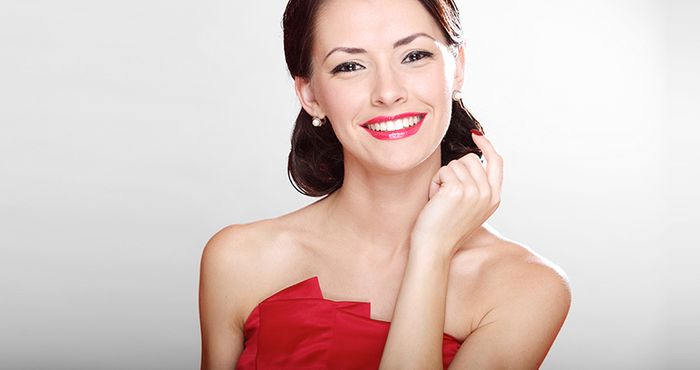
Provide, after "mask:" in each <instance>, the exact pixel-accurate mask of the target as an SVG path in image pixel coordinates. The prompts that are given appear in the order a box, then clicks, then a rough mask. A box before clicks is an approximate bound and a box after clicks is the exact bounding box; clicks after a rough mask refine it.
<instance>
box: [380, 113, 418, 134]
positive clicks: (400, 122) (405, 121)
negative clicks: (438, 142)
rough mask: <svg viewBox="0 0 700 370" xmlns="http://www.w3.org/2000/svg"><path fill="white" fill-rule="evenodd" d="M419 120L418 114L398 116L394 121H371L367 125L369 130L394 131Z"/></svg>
mask: <svg viewBox="0 0 700 370" xmlns="http://www.w3.org/2000/svg"><path fill="white" fill-rule="evenodd" d="M420 120H421V117H420V116H413V117H406V118H400V119H397V120H395V121H386V122H381V123H373V124H371V125H367V127H368V128H369V129H370V130H373V131H396V130H401V129H403V128H406V127H411V126H413V125H415V124H416V123H418V122H419V121H420Z"/></svg>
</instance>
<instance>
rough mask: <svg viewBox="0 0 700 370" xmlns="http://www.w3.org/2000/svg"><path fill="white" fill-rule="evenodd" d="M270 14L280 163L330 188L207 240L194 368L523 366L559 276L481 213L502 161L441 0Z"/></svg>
mask: <svg viewBox="0 0 700 370" xmlns="http://www.w3.org/2000/svg"><path fill="white" fill-rule="evenodd" d="M283 27H284V45H285V54H286V60H287V64H288V67H289V70H290V72H291V74H292V76H293V77H294V81H295V89H296V92H297V95H298V97H299V101H300V103H301V106H302V110H301V112H300V114H299V116H298V118H297V121H296V126H295V129H294V133H293V137H292V150H291V153H290V158H289V173H290V176H291V178H292V179H293V180H294V182H295V183H296V185H297V186H298V187H299V189H300V190H301V191H302V192H303V193H305V194H307V195H312V196H323V195H327V196H325V197H324V198H322V199H320V200H318V201H316V202H315V203H313V204H310V205H308V206H306V207H304V208H302V209H299V210H297V211H294V212H291V213H289V214H286V215H282V216H280V217H277V218H274V219H269V220H262V221H257V222H253V223H249V224H244V225H232V226H229V227H226V228H224V229H223V230H221V231H219V232H218V233H217V234H216V235H214V236H213V237H212V238H211V240H210V241H209V243H208V244H207V246H206V247H205V250H204V253H203V256H202V265H201V282H200V315H201V325H202V368H203V369H230V368H233V367H234V366H237V368H241V369H243V368H255V367H257V368H268V367H277V368H308V367H314V368H377V367H380V368H392V369H406V368H420V369H436V368H442V367H448V366H449V367H450V368H460V369H461V368H475V369H487V368H524V369H525V368H527V369H529V368H537V367H538V366H539V365H540V364H541V363H542V361H543V360H544V357H545V355H546V354H547V352H548V350H549V348H550V346H551V345H552V343H553V341H554V339H555V337H556V335H557V333H558V332H559V329H560V328H561V326H562V325H563V322H564V320H565V318H566V315H567V313H568V309H569V305H570V290H569V285H568V283H567V280H566V278H565V275H564V274H563V272H561V270H560V269H558V268H557V267H556V266H555V265H553V264H552V263H550V262H548V261H547V260H545V259H544V258H542V257H540V256H538V255H536V254H535V253H533V252H532V251H530V250H529V249H528V248H526V247H524V246H522V245H520V244H517V243H515V242H512V241H509V240H507V239H505V238H503V237H500V236H499V235H498V234H497V233H496V232H495V231H494V230H493V229H491V228H490V227H487V226H485V225H484V222H485V221H486V220H487V219H488V218H489V217H490V215H491V214H493V212H494V211H495V210H496V208H497V207H498V205H499V202H500V200H499V198H500V191H501V183H502V180H501V179H502V159H501V157H500V156H499V155H498V154H497V152H496V150H495V149H494V147H493V146H492V145H491V143H490V142H489V140H488V139H487V138H485V137H484V136H482V134H483V131H482V130H481V126H480V125H479V123H478V122H477V121H476V120H474V119H473V117H472V116H471V115H470V114H469V113H468V112H467V111H466V109H464V107H463V106H462V103H461V99H460V93H459V91H460V89H461V87H462V85H463V78H464V74H463V71H464V50H463V47H462V35H461V28H460V23H459V16H458V11H457V9H456V6H455V4H454V3H453V2H452V1H451V0H432V1H428V0H421V1H418V0H370V1H359V0H352V1H350V0H342V1H341V0H325V1H320V0H316V1H314V0H290V1H289V3H288V5H287V9H286V11H285V15H284V19H283ZM469 130H471V133H470V131H469ZM482 153H483V157H484V159H485V162H486V163H483V162H482V161H481V160H480V155H481V154H482ZM389 324H390V325H389ZM236 364H237V365H236Z"/></svg>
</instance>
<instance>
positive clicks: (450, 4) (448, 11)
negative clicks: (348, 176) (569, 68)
mask: <svg viewBox="0 0 700 370" xmlns="http://www.w3.org/2000/svg"><path fill="white" fill-rule="evenodd" d="M420 2H421V3H422V4H423V6H424V7H425V9H426V10H427V11H428V12H429V13H430V15H431V16H432V17H433V18H434V19H435V21H436V22H437V23H438V25H440V27H441V28H442V31H443V34H444V36H445V38H446V40H447V41H448V44H450V46H458V45H460V44H461V43H462V41H463V39H462V26H461V22H460V19H459V10H458V9H457V5H456V4H455V3H454V1H453V0H420ZM321 3H322V0H289V2H288V3H287V8H286V9H285V11H284V16H283V18H282V28H283V31H284V55H285V59H286V61H287V68H288V69H289V73H290V74H291V75H292V77H302V78H310V77H311V73H312V68H313V66H312V65H311V46H312V42H313V39H314V32H315V30H316V29H315V27H316V16H317V14H318V10H319V7H320V6H321ZM311 119H312V117H311V116H310V115H309V114H308V113H306V111H305V110H304V109H303V108H302V109H301V110H300V112H299V115H298V116H297V119H296V122H295V124H294V130H293V132H292V148H291V150H290V152H289V160H288V163H287V173H288V176H289V180H290V182H291V183H292V185H293V186H294V188H295V189H297V190H298V191H299V192H300V193H302V194H304V195H308V196H312V197H320V196H323V195H327V194H330V193H332V192H334V191H336V190H338V188H340V187H341V186H342V185H343V176H344V166H343V147H342V145H341V144H340V141H338V138H337V137H336V136H335V132H334V131H333V128H332V126H331V124H330V122H328V121H329V120H328V119H327V118H326V121H327V122H326V124H324V125H322V126H320V127H315V126H313V125H312V124H311ZM471 129H476V130H479V131H481V132H482V133H483V132H484V131H483V129H482V127H481V125H480V124H479V122H478V121H477V120H476V119H475V118H474V117H473V116H472V115H471V113H469V111H468V110H467V109H466V108H465V107H464V105H463V104H462V101H461V100H460V101H454V100H453V101H452V117H451V119H450V126H449V127H448V129H447V133H446V134H445V137H444V138H443V139H442V142H441V143H440V154H441V163H442V164H441V165H443V166H444V165H446V164H447V163H449V162H450V161H451V160H453V159H458V158H460V157H462V156H464V155H466V154H468V153H476V154H477V155H479V156H481V151H480V150H479V148H478V147H477V146H476V144H474V141H473V140H472V137H471V133H470V130H471Z"/></svg>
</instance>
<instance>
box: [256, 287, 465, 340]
mask: <svg viewBox="0 0 700 370" xmlns="http://www.w3.org/2000/svg"><path fill="white" fill-rule="evenodd" d="M297 292H303V293H302V296H301V297H298V296H294V297H293V298H291V299H319V300H323V301H328V302H334V303H338V304H342V303H346V304H360V305H367V312H368V313H367V315H366V316H365V317H364V318H365V319H367V320H369V321H370V322H374V323H377V324H381V325H386V326H389V325H391V322H390V321H386V320H381V319H373V318H372V317H370V314H369V312H371V309H370V308H371V302H362V301H346V300H340V301H336V300H333V299H327V298H325V297H324V295H323V291H322V290H321V285H320V283H319V280H318V275H314V276H311V277H309V278H306V279H303V280H301V281H299V282H296V283H294V284H291V285H289V286H287V287H285V288H282V289H280V290H278V291H277V292H275V293H273V294H271V295H270V296H268V297H267V298H265V299H263V300H262V301H260V303H258V304H257V305H255V307H253V310H251V312H250V314H248V317H247V318H246V320H245V321H244V326H247V325H248V323H249V321H250V320H251V318H252V317H253V316H254V314H256V312H257V311H258V310H259V308H260V305H261V304H263V303H264V302H269V301H273V300H276V299H285V298H283V297H284V296H285V295H292V294H295V293H297ZM304 295H309V296H304ZM443 336H444V337H447V338H449V339H451V340H454V341H455V342H457V343H460V344H461V343H462V342H461V341H460V340H458V339H457V338H455V337H454V336H452V335H450V334H447V333H445V332H443Z"/></svg>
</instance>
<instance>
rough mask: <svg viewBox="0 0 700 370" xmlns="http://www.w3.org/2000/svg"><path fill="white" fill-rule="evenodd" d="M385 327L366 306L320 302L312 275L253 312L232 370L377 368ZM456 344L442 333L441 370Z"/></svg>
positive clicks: (274, 295) (361, 303)
mask: <svg viewBox="0 0 700 370" xmlns="http://www.w3.org/2000/svg"><path fill="white" fill-rule="evenodd" d="M389 324H390V323H389V322H387V321H381V320H375V319H372V318H370V304H369V302H338V301H332V300H328V299H324V298H323V294H322V292H321V286H320V285H319V284H318V277H317V276H314V277H311V278H309V279H306V280H304V281H301V282H298V283H296V284H294V285H292V286H290V287H288V288H285V289H283V290H281V291H279V292H277V293H275V294H273V295H271V296H270V297H268V298H266V299H265V300H264V301H262V302H260V304H258V305H257V306H256V307H255V308H254V309H253V311H252V312H251V313H250V316H248V319H247V320H246V321H245V325H244V335H245V347H244V349H243V352H242V353H241V356H240V358H239V359H238V364H237V365H236V369H237V370H244V369H377V368H378V367H379V361H380V360H381V357H382V352H383V350H384V344H385V343H386V338H387V336H388V334H389ZM460 345H461V342H459V341H458V340H457V339H456V338H454V337H453V336H451V335H449V334H447V333H445V334H443V339H442V363H443V365H444V367H445V368H447V366H448V365H449V364H450V362H452V359H453V358H454V356H455V354H456V353H457V350H458V349H459V347H460Z"/></svg>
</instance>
